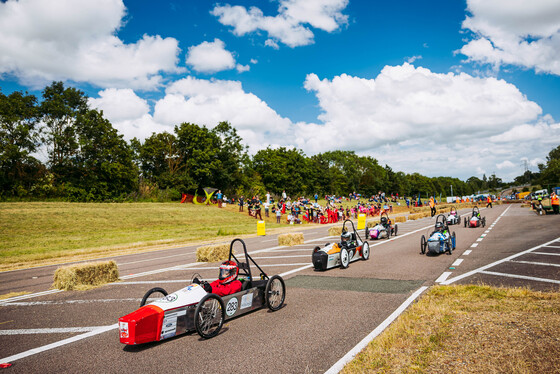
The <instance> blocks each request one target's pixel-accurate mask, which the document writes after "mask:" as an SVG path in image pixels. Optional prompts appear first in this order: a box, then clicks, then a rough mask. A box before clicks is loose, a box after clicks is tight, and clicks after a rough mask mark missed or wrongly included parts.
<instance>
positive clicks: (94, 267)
mask: <svg viewBox="0 0 560 374" xmlns="http://www.w3.org/2000/svg"><path fill="white" fill-rule="evenodd" d="M118 279H119V269H118V267H117V263H116V262H115V261H101V262H91V263H85V264H76V265H69V266H63V267H60V268H58V269H56V271H55V272H54V283H53V285H52V287H53V288H57V289H59V290H66V291H69V290H85V289H89V288H92V287H96V286H100V285H102V284H106V283H110V282H115V281H117V280H118Z"/></svg>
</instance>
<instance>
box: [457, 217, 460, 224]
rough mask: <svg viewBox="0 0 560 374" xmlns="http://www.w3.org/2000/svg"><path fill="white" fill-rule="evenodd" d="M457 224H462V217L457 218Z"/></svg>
mask: <svg viewBox="0 0 560 374" xmlns="http://www.w3.org/2000/svg"><path fill="white" fill-rule="evenodd" d="M457 224H458V225H460V224H461V217H459V218H457Z"/></svg>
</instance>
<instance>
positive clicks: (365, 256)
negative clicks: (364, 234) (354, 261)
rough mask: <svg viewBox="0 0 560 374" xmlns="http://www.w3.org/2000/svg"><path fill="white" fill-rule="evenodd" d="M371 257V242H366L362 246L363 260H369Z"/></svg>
mask: <svg viewBox="0 0 560 374" xmlns="http://www.w3.org/2000/svg"><path fill="white" fill-rule="evenodd" d="M368 258H369V243H368V242H364V244H363V246H362V260H364V261H365V260H367V259H368Z"/></svg>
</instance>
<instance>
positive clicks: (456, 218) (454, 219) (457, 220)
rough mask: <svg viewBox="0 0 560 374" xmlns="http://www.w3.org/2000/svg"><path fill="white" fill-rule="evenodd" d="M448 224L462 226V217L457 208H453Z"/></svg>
mask: <svg viewBox="0 0 560 374" xmlns="http://www.w3.org/2000/svg"><path fill="white" fill-rule="evenodd" d="M447 224H448V225H460V224H461V216H460V215H459V212H457V209H455V207H452V208H451V211H450V212H449V215H448V216H447Z"/></svg>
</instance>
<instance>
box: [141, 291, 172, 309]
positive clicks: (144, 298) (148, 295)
mask: <svg viewBox="0 0 560 374" xmlns="http://www.w3.org/2000/svg"><path fill="white" fill-rule="evenodd" d="M154 293H155V294H158V293H159V294H162V295H163V296H160V297H158V298H159V299H161V298H162V297H165V296H167V291H166V290H164V289H163V288H160V287H154V288H152V289H151V290H149V291H148V292H146V293H145V294H144V297H143V298H142V301H141V302H140V306H141V307H142V306H144V305H146V302H147V301H148V298H149V297H150V296H152V294H154Z"/></svg>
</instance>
